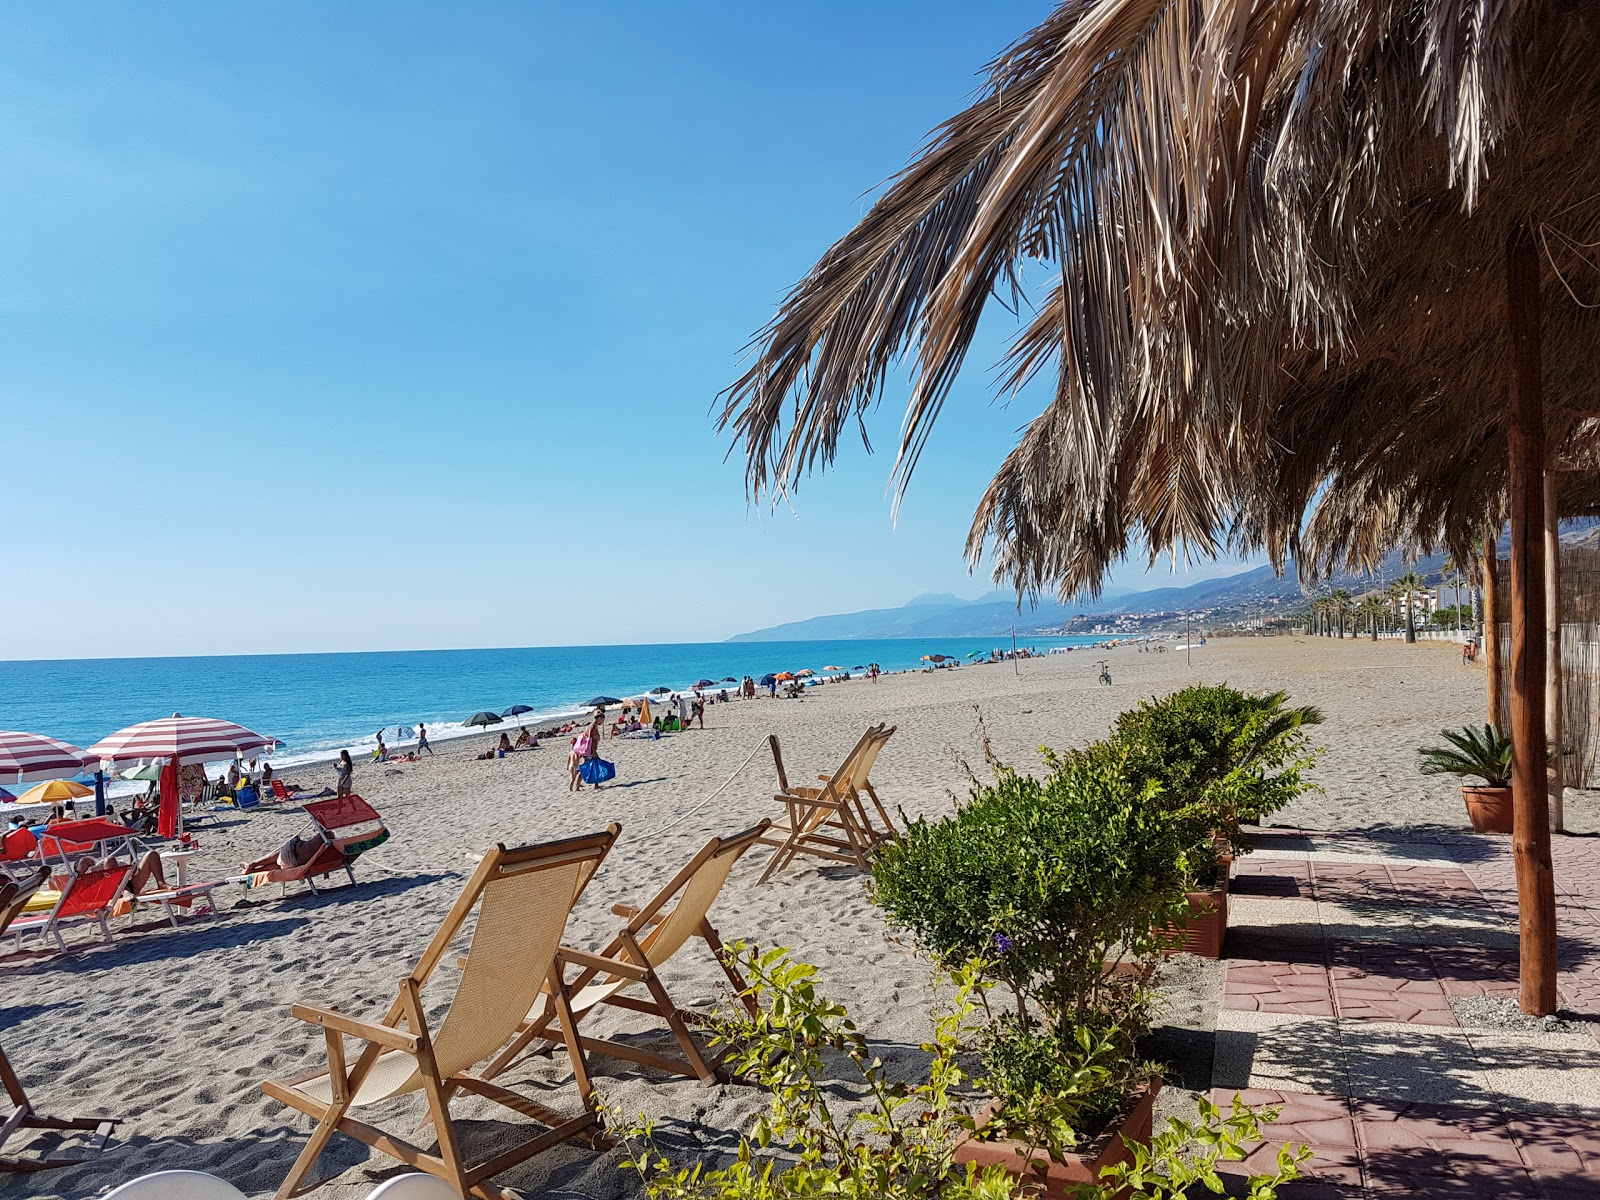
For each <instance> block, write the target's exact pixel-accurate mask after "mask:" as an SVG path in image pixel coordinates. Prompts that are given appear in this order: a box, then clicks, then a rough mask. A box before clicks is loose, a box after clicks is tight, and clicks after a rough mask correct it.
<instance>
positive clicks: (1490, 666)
mask: <svg viewBox="0 0 1600 1200" xmlns="http://www.w3.org/2000/svg"><path fill="white" fill-rule="evenodd" d="M1483 666H1484V670H1485V671H1486V672H1487V673H1488V676H1489V724H1491V725H1493V726H1495V727H1496V728H1499V727H1501V726H1502V725H1503V724H1504V719H1503V718H1502V716H1501V713H1503V712H1504V711H1505V706H1506V701H1505V695H1504V689H1503V688H1502V686H1501V682H1500V529H1499V527H1498V526H1496V527H1495V529H1494V530H1492V531H1491V532H1490V534H1489V536H1488V537H1487V538H1486V539H1485V541H1484V551H1483Z"/></svg>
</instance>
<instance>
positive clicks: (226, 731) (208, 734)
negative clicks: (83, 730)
mask: <svg viewBox="0 0 1600 1200" xmlns="http://www.w3.org/2000/svg"><path fill="white" fill-rule="evenodd" d="M271 745H273V740H272V739H271V738H269V737H263V736H262V735H261V734H259V733H254V732H252V731H251V730H248V729H246V728H245V727H244V726H243V725H235V724H234V723H233V722H232V721H218V720H214V719H213V718H211V717H162V718H161V720H159V721H141V722H140V723H139V724H137V725H129V726H128V727H127V728H126V729H119V730H118V731H117V732H116V733H113V734H112V735H111V736H110V737H107V738H101V739H100V740H99V741H98V742H96V743H95V744H94V745H92V746H90V747H89V753H90V754H91V755H93V756H95V757H98V758H99V759H101V760H102V761H103V762H106V763H119V762H120V763H131V762H137V761H138V760H139V759H141V758H159V759H168V758H176V759H177V760H178V763H179V764H180V765H185V764H188V763H203V762H215V761H216V760H217V759H219V758H232V757H233V756H234V755H235V754H248V753H249V752H250V751H252V750H260V749H261V748H262V747H263V746H271Z"/></svg>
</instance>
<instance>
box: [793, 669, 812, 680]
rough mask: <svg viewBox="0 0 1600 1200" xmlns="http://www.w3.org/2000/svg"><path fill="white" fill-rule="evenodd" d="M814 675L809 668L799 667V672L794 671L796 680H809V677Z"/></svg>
mask: <svg viewBox="0 0 1600 1200" xmlns="http://www.w3.org/2000/svg"><path fill="white" fill-rule="evenodd" d="M815 674H816V672H815V671H813V670H812V669H811V668H810V667H801V668H800V670H798V671H796V672H795V673H794V677H795V678H796V679H806V678H809V677H810V676H812V675H815Z"/></svg>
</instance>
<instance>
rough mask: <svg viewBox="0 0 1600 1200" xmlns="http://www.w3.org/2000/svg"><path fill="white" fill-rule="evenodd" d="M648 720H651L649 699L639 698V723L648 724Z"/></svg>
mask: <svg viewBox="0 0 1600 1200" xmlns="http://www.w3.org/2000/svg"><path fill="white" fill-rule="evenodd" d="M650 721H651V716H650V701H649V700H647V699H646V700H640V701H639V723H640V724H641V725H648V724H650Z"/></svg>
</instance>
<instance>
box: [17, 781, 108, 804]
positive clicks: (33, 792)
mask: <svg viewBox="0 0 1600 1200" xmlns="http://www.w3.org/2000/svg"><path fill="white" fill-rule="evenodd" d="M92 795H94V789H93V788H86V787H84V786H83V784H81V783H73V782H72V780H70V779H52V780H50V781H49V782H48V783H39V784H35V785H34V786H33V787H31V788H29V789H28V790H27V791H25V792H23V793H22V795H21V796H19V797H18V798H17V803H18V804H64V803H65V802H66V801H68V800H82V799H83V798H84V797H85V796H92Z"/></svg>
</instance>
